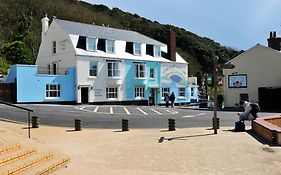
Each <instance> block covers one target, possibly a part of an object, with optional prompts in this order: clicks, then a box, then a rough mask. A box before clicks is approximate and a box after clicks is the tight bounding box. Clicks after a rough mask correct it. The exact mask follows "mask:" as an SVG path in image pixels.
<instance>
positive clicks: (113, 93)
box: [105, 87, 118, 100]
mask: <svg viewBox="0 0 281 175" xmlns="http://www.w3.org/2000/svg"><path fill="white" fill-rule="evenodd" d="M105 95H106V98H107V99H114V100H116V99H118V87H106V90H105Z"/></svg>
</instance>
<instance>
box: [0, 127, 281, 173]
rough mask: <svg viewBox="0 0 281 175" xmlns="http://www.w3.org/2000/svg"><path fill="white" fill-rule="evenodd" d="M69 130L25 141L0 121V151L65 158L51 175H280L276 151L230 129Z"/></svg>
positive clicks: (41, 132) (48, 130)
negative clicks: (14, 147) (20, 148)
mask: <svg viewBox="0 0 281 175" xmlns="http://www.w3.org/2000/svg"><path fill="white" fill-rule="evenodd" d="M73 129H74V128H62V127H60V128H59V127H49V126H40V128H38V129H31V139H29V138H28V130H27V129H26V125H21V124H15V123H10V122H3V121H1V122H0V147H1V146H2V147H3V146H5V145H11V144H15V143H20V144H22V145H24V146H25V147H30V148H31V147H34V146H35V147H37V148H38V149H40V150H43V151H46V150H48V151H49V150H51V151H52V152H54V153H55V154H56V155H57V157H65V156H68V157H70V162H69V163H68V164H67V165H66V166H63V167H61V168H60V169H58V170H56V171H55V172H53V173H52V174H59V175H62V174H67V175H72V174H73V175H77V174H83V175H88V174H89V175H92V174H96V175H112V174H114V175H119V174H120V175H121V174H122V175H131V174H134V175H143V174H145V175H170V174H173V175H177V174H178V175H183V174H185V175H186V174H188V175H200V174H202V175H226V174H227V175H237V174H240V175H241V174H242V175H243V174H245V175H251V174H252V175H281V168H280V167H281V147H278V146H275V147H269V146H268V145H264V144H262V143H260V142H259V141H257V140H256V139H255V138H254V137H252V136H251V135H250V134H248V133H247V132H243V133H235V132H232V131H231V129H233V128H221V129H219V130H218V134H217V135H214V134H213V130H210V129H209V128H191V129H177V130H176V131H173V132H168V131H167V129H166V128H163V129H141V130H138V129H131V130H130V131H129V132H121V129H120V130H110V129H83V130H82V131H78V132H77V131H74V130H73ZM0 168H1V167H0ZM34 169H36V167H34ZM26 174H30V173H28V172H26Z"/></svg>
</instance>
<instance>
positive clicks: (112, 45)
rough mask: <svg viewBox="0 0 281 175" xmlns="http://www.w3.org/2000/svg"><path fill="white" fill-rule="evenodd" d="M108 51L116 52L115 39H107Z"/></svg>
mask: <svg viewBox="0 0 281 175" xmlns="http://www.w3.org/2000/svg"><path fill="white" fill-rule="evenodd" d="M106 52H107V53H115V41H114V40H106Z"/></svg>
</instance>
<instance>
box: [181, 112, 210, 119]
mask: <svg viewBox="0 0 281 175" xmlns="http://www.w3.org/2000/svg"><path fill="white" fill-rule="evenodd" d="M205 114H206V113H200V114H195V115H186V116H182V117H181V118H192V117H197V116H200V115H205Z"/></svg>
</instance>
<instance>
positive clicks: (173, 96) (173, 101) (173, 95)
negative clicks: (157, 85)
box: [170, 92, 176, 108]
mask: <svg viewBox="0 0 281 175" xmlns="http://www.w3.org/2000/svg"><path fill="white" fill-rule="evenodd" d="M175 98H176V97H175V94H174V92H172V94H171V95H170V101H171V107H172V108H174V107H175V106H174V103H175Z"/></svg>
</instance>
